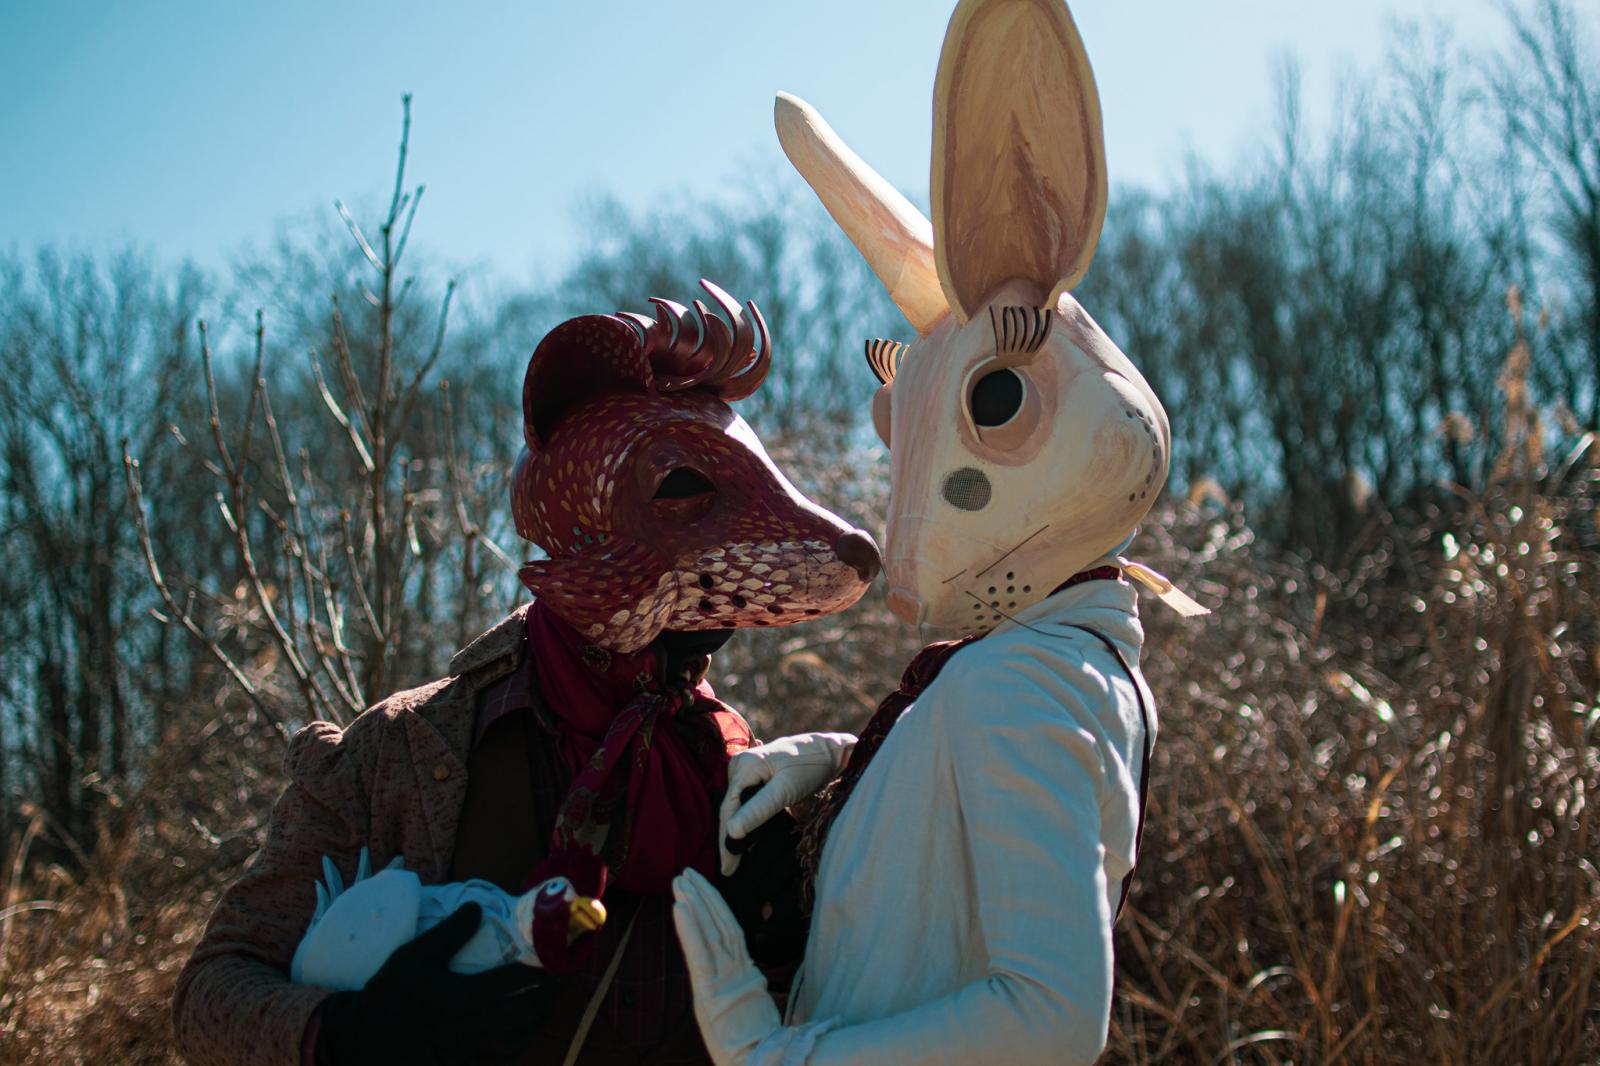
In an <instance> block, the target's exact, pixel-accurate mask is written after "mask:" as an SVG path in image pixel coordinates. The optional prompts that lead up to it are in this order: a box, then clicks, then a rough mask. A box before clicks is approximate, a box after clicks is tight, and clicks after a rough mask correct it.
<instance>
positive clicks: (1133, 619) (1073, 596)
mask: <svg viewBox="0 0 1600 1066" xmlns="http://www.w3.org/2000/svg"><path fill="white" fill-rule="evenodd" d="M1063 626H1087V627H1088V628H1090V629H1093V630H1095V631H1097V632H1099V633H1103V634H1104V635H1106V636H1107V637H1110V638H1111V639H1112V640H1115V641H1117V642H1118V643H1119V644H1120V645H1122V646H1123V647H1124V650H1132V651H1133V652H1134V653H1135V656H1136V655H1137V651H1138V649H1139V648H1140V647H1141V646H1142V645H1143V644H1144V627H1143V626H1142V625H1140V623H1139V594H1138V592H1137V591H1136V590H1135V589H1134V587H1133V586H1132V585H1131V584H1129V583H1128V582H1127V581H1125V580H1121V579H1119V580H1116V581H1080V582H1077V583H1069V584H1068V587H1066V588H1064V589H1062V590H1061V591H1060V592H1057V593H1055V594H1054V595H1051V596H1046V597H1045V598H1044V599H1042V600H1040V601H1039V602H1038V603H1035V604H1033V605H1032V606H1030V607H1028V608H1026V609H1025V610H1021V611H1018V612H1017V613H1016V614H1014V615H1012V616H1011V617H1010V618H1008V619H1005V620H1003V621H1002V622H1001V623H1000V624H999V625H997V626H995V627H994V629H992V630H990V631H989V634H988V636H987V637H986V638H985V641H984V642H982V643H987V642H988V641H991V640H994V639H995V638H996V637H1009V638H1013V639H1015V638H1022V637H1025V636H1026V633H1027V631H1028V630H1042V631H1046V632H1048V631H1051V630H1053V629H1055V628H1057V627H1063ZM1052 635H1053V636H1054V635H1057V634H1054V633H1052Z"/></svg>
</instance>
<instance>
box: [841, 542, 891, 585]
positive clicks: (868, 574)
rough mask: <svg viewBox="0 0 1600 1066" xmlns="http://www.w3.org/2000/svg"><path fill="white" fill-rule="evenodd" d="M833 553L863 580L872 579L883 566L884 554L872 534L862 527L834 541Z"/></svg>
mask: <svg viewBox="0 0 1600 1066" xmlns="http://www.w3.org/2000/svg"><path fill="white" fill-rule="evenodd" d="M833 553H834V554H835V555H837V556H838V557H839V560H840V561H841V562H843V563H845V564H846V565H848V566H849V567H850V568H851V569H852V570H854V571H855V572H856V573H857V574H858V575H860V577H861V580H862V581H871V580H872V579H873V578H875V577H877V576H878V571H879V570H881V569H882V568H883V556H881V555H879V554H878V545H877V544H876V543H874V542H873V539H872V537H871V535H870V534H868V533H867V532H866V531H865V530H862V529H852V530H851V531H850V532H848V533H846V534H844V535H843V536H841V537H840V538H839V539H838V540H836V541H834V542H833Z"/></svg>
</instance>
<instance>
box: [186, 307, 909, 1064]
mask: <svg viewBox="0 0 1600 1066" xmlns="http://www.w3.org/2000/svg"><path fill="white" fill-rule="evenodd" d="M703 284H704V285H705V287H706V289H707V291H708V292H709V293H710V294H711V296H712V298H713V299H714V300H715V302H716V303H717V304H718V306H719V308H720V311H721V314H720V315H719V314H717V313H715V312H713V311H711V310H709V309H708V308H707V307H706V306H705V305H704V304H702V303H700V302H699V301H696V302H695V306H694V309H693V310H692V311H691V310H690V309H689V308H685V307H683V306H681V305H679V304H675V303H673V302H671V301H668V300H654V301H653V303H654V304H655V314H654V316H650V317H647V316H644V315H635V314H616V315H587V316H583V317H580V318H576V319H572V320H570V321H567V322H564V323H562V324H561V325H560V326H558V327H556V329H554V330H553V331H552V332H551V333H550V334H549V335H547V336H546V337H545V338H544V340H543V341H541V342H540V344H539V346H538V348H537V349H536V351H535V352H534V354H533V357H532V358H531V360H530V362H529V366H528V372H527V376H526V379H525V382H524V389H523V411H524V443H525V445H526V448H525V450H524V452H523V454H522V456H521V458H520V459H519V461H518V463H517V467H516V470H515V471H514V473H513V478H512V490H511V498H512V509H513V514H514V517H515V520H516V524H517V529H518V531H519V532H520V533H521V534H522V535H523V536H524V537H526V538H527V539H529V540H531V541H533V542H534V543H535V544H537V545H538V546H539V547H540V548H542V549H543V550H544V553H545V555H546V557H545V558H543V559H540V560H538V561H535V562H532V563H529V564H528V565H527V566H526V567H525V568H524V569H523V570H522V572H521V577H522V580H523V583H524V584H525V585H526V586H527V587H528V588H529V589H530V590H531V591H532V592H533V593H534V601H533V603H532V604H531V605H528V606H523V607H520V608H518V609H517V610H515V611H513V612H512V613H511V615H510V616H509V617H507V618H506V619H505V620H504V621H502V622H500V623H499V624H498V625H496V626H494V627H493V628H492V629H490V630H489V631H488V632H487V633H484V634H483V635H482V636H480V637H479V638H477V639H476V640H475V641H473V642H472V643H471V644H470V645H469V646H468V647H466V648H465V649H463V650H461V651H460V652H459V653H457V654H456V656H455V657H454V658H453V659H452V660H451V662H450V667H449V674H448V676H446V677H444V678H441V679H439V680H437V681H433V682H430V683H428V684H426V685H423V686H421V687H418V688H415V689H411V690H409V691H406V692H401V693H397V694H395V695H393V696H391V697H389V698H388V699H386V700H384V701H383V702H381V703H379V704H378V705H377V706H375V707H373V708H372V709H370V710H368V711H367V712H366V713H364V714H362V715H361V716H360V717H358V718H357V719H356V720H355V721H354V722H353V723H351V724H350V726H349V727H348V728H346V729H340V728H339V727H338V726H336V725H333V724H331V723H327V722H314V723H312V724H311V725H309V726H307V727H306V728H304V729H302V730H301V731H300V732H299V733H297V734H296V735H295V737H294V739H293V740H292V741H291V743H290V746H289V751H288V757H287V770H288V776H289V784H288V787H287V788H286V790H285V791H284V794H283V796H282V798H281V799H280V800H279V801H278V803H277V805H276V807H275V808H274V810H273V814H272V820H271V823H270V826H269V828H268V832H267V840H266V844H265V847H264V848H263V850H262V851H261V853H260V854H259V855H258V856H257V857H256V859H255V861H254V862H253V863H252V864H251V866H250V867H249V869H248V870H246V872H245V873H244V874H243V875H242V876H241V877H240V879H239V880H238V881H237V882H235V883H234V884H233V885H232V886H231V887H230V888H229V889H228V890H227V891H226V892H225V893H224V894H223V896H222V899H221V900H220V902H219V903H218V904H217V907H216V910H215V912H214V913H213V915H212V917H211V921H210V923H209V924H208V926H207V928H206V931H205V934H204V935H203V937H202V938H201V940H200V942H199V944H198V945H197V946H196V948H195V951H194V954H193V956H192V957H191V958H190V960H189V962H188V964H187V965H186V966H185V967H184V969H183V972H182V973H181V974H180V975H179V978H178V985H177V992H176V996H175V999H174V1004H173V1013H174V1023H175V1026H176V1030H177V1038H178V1042H179V1046H180V1048H181V1050H182V1051H183V1053H184V1054H185V1056H187V1058H188V1059H189V1061H190V1062H192V1063H195V1064H197V1066H242V1064H246V1063H262V1064H273V1066H279V1064H281V1066H291V1064H295V1066H300V1064H309V1063H315V1064H318V1066H351V1064H361V1063H380V1062H381V1063H399V1062H427V1063H447V1062H473V1063H478V1062H508V1063H530V1064H531V1063H562V1062H566V1061H569V1059H571V1058H573V1057H574V1056H575V1057H576V1061H577V1062H580V1063H585V1064H596V1066H598V1064H606V1063H647V1062H648V1063H662V1064H666V1063H703V1062H705V1061H706V1051H705V1048H704V1046H703V1044H702V1042H701V1039H700V1036H699V1034H698V1031H697V1028H696V1026H695V1022H694V1018H693V1016H692V1008H691V1000H690V992H689V984H688V977H687V970H686V966H685V963H684V959H683V957H682V954H681V951H680V949H679V947H678V944H677V940H676V937H675V936H674V935H673V930H672V926H671V921H670V908H671V902H672V901H671V896H670V884H671V880H672V878H673V877H674V876H675V875H676V874H678V873H679V872H680V871H681V870H683V869H686V868H687V869H698V870H700V871H702V872H704V873H706V874H708V875H715V874H716V873H717V865H718V862H717V855H718V850H717V843H716V836H715V832H716V825H717V815H716V812H717V809H718V805H719V804H720V803H721V802H722V801H723V799H724V792H725V790H726V788H727V781H728V777H727V765H728V760H729V758H730V757H731V756H732V755H734V754H736V753H738V752H741V751H743V750H745V749H746V748H748V747H750V746H751V745H752V743H753V738H752V737H751V735H750V730H749V726H748V725H747V724H746V723H745V721H744V719H743V718H742V717H741V716H740V715H739V714H738V713H737V712H736V711H734V710H733V709H732V708H730V707H728V706H727V705H725V704H723V703H721V702H720V701H718V700H717V699H716V697H715V695H714V694H713V692H712V689H711V687H710V685H709V684H707V682H706V674H707V670H708V668H709V665H710V656H711V653H713V652H714V651H715V650H716V649H717V648H718V647H719V646H720V645H721V643H722V642H723V641H724V640H725V639H726V637H727V636H728V634H729V633H730V631H731V630H733V629H735V628H740V627H749V626H779V625H788V624H792V623H795V622H799V621H803V620H805V619H808V618H813V617H816V616H819V615H824V614H828V613H831V612H834V611H838V610H842V609H843V608H845V607H847V606H849V605H850V604H852V603H854V602H855V601H856V600H857V599H858V598H859V597H860V596H861V594H862V593H863V591H864V590H865V589H866V587H867V585H868V583H870V581H871V580H872V578H873V576H874V575H875V574H876V572H877V570H878V566H879V557H878V552H877V548H876V546H875V545H874V544H873V542H872V540H871V538H870V537H868V536H867V535H866V534H864V533H862V532H860V531H859V530H854V529H851V528H850V527H849V526H847V525H846V524H845V523H843V522H841V521H840V520H839V519H838V518H837V517H835V516H834V515H832V514H830V513H829V512H827V511H825V510H823V509H822V508H820V507H818V506H817V505H816V504H814V503H812V502H811V501H810V500H808V499H806V498H805V497H804V496H802V495H801V494H800V493H799V492H798V491H797V490H796V489H795V488H794V487H793V485H791V484H790V483H789V481H788V480H787V479H786V478H785V477H784V476H783V474H782V473H780V472H779V471H778V470H777V468H776V467H774V466H773V464H772V462H771V461H770V460H769V459H768V458H767V456H766V453H765V452H764V450H763V449H762V447H761V444H760V442H759V441H758V440H757V439H756V437H755V436H754V434H753V433H752V432H751V430H750V428H749V426H748V425H746V424H745V422H744V421H743V420H742V419H740V418H739V417H738V416H737V415H736V414H734V412H733V410H732V409H731V408H730V407H729V403H730V402H731V401H736V400H739V399H742V398H744V397H746V396H748V395H750V394H751V393H752V392H754V391H755V390H756V388H758V387H759V386H760V384H761V381H762V379H763V378H764V376H765V374H766V372H767V367H768V365H769V361H770V358H771V345H770V341H769V339H768V336H767V331H766V326H765V324H764V322H763V321H762V320H761V316H760V312H759V311H758V310H757V309H756V307H755V305H754V304H747V305H745V306H744V307H741V306H740V305H739V304H738V303H737V302H735V301H734V300H733V299H731V298H730V297H729V296H727V294H726V293H724V292H722V290H720V289H718V288H717V287H716V286H714V285H711V284H710V283H709V282H705V283H703ZM767 840H768V842H769V843H768V845H766V846H765V853H766V859H765V860H763V861H762V862H761V863H758V864H757V865H759V866H760V867H761V872H760V873H758V874H757V875H756V876H754V877H751V878H748V879H744V878H742V877H736V878H733V879H730V880H721V879H719V883H720V884H721V887H722V888H723V889H724V890H725V891H726V892H727V893H728V895H729V897H730V899H737V900H741V901H742V903H741V904H740V906H742V908H743V911H742V914H743V917H742V919H741V920H742V921H743V922H744V928H745V929H746V931H747V932H748V934H749V937H750V942H751V944H752V945H753V946H757V947H758V948H759V947H765V948H766V949H770V955H771V958H770V961H771V962H773V963H774V964H780V963H781V962H782V961H783V959H782V958H781V956H782V955H784V954H785V953H788V954H791V955H797V954H798V942H797V940H796V938H795V937H794V936H793V931H792V930H791V929H785V928H783V927H781V923H779V922H777V921H776V920H775V911H774V900H777V899H778V898H779V897H781V896H783V894H784V893H785V892H788V891H790V890H792V888H793V885H794V882H795V877H796V872H797V866H796V863H795V856H794V839H793V834H792V833H791V832H789V831H788V830H785V831H784V832H782V833H779V834H774V835H771V836H769V837H768V838H767ZM363 851H365V856H363ZM363 858H365V859H367V860H369V861H370V863H371V864H372V866H374V867H381V866H384V865H386V864H388V863H390V862H391V861H393V860H395V859H398V860H400V861H401V862H402V863H403V864H404V867H405V869H407V870H409V871H411V872H413V873H414V874H416V875H417V877H418V878H419V879H420V880H421V881H422V882H423V883H426V884H430V885H433V884H439V883H442V882H459V881H467V880H469V879H478V880H480V881H483V882H487V883H489V884H492V885H494V886H497V887H498V888H499V889H501V890H504V891H505V892H509V893H517V892H521V891H523V890H524V889H525V888H527V887H528V886H530V885H537V884H541V883H544V882H547V881H548V880H550V879H551V878H555V877H560V878H565V879H566V883H568V884H570V885H572V886H573V887H574V888H575V889H576V891H577V892H578V893H579V894H581V895H582V896H584V897H589V898H593V899H596V900H600V901H602V904H603V909H604V910H605V912H607V914H608V915H609V918H608V920H607V921H606V922H605V924H604V925H603V927H602V928H600V929H599V930H598V931H595V932H592V933H588V934H587V935H580V936H577V937H575V938H571V939H570V940H569V939H568V938H566V937H563V938H561V941H560V943H558V944H557V943H552V944H551V945H550V946H549V948H548V950H546V948H545V947H541V949H540V955H541V963H542V965H541V966H539V967H530V966H522V965H517V964H510V965H506V966H501V967H496V968H494V969H490V970H487V971H483V972H478V973H460V972H455V971H454V970H452V969H451V967H450V962H451V959H452V958H453V957H454V956H455V955H456V953H457V952H458V951H460V950H461V949H462V948H463V946H464V945H466V944H467V943H468V941H469V940H470V939H471V938H472V937H473V935H474V933H475V930H476V928H477V925H478V920H479V915H478V912H477V910H476V908H475V905H472V904H468V905H466V906H464V907H463V908H461V910H459V911H458V912H456V913H455V914H453V915H452V916H450V917H448V918H446V919H445V920H444V921H443V922H441V923H440V924H438V925H435V926H434V927H433V928H431V929H429V930H428V931H427V932H424V933H423V934H422V935H421V936H419V937H418V938H417V939H416V940H414V941H412V942H410V943H409V944H406V945H405V946H403V947H401V948H400V949H398V950H397V951H395V952H394V953H393V955H391V956H390V957H389V959H388V961H387V962H385V963H384V964H383V966H382V967H381V968H380V969H379V970H378V971H377V972H376V973H375V974H374V975H372V976H371V978H370V980H367V981H366V983H365V985H364V987H361V988H357V989H344V990H338V991H336V990H333V989H330V988H325V987H317V986H315V985H308V984H297V983H295V982H293V981H291V980H290V977H289V969H290V964H291V958H292V956H293V955H294V952H295V949H296V946H297V944H298V943H299V942H300V940H301V938H302V936H303V935H304V934H305V932H306V930H307V926H308V923H309V922H310V921H311V919H312V915H313V912H314V911H315V909H316V905H317V894H316V884H317V881H318V879H319V878H321V877H324V869H325V867H324V860H325V859H326V860H328V863H329V865H330V866H331V868H332V870H333V871H334V873H333V880H336V881H338V880H342V881H346V882H348V881H351V880H353V879H354V878H355V876H356V873H357V868H358V865H360V864H361V862H362V860H363ZM778 910H779V911H782V910H783V908H781V907H780V908H778ZM546 956H548V957H546ZM586 1016H587V1020H586Z"/></svg>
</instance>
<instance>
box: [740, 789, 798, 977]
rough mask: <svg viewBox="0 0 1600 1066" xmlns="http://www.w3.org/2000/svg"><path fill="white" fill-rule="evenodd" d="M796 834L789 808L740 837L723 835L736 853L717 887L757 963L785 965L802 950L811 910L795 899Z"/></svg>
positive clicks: (776, 965)
mask: <svg viewBox="0 0 1600 1066" xmlns="http://www.w3.org/2000/svg"><path fill="white" fill-rule="evenodd" d="M757 791H759V786H758V787H756V788H751V789H749V790H747V792H746V795H745V797H744V798H745V799H749V798H750V796H751V795H754V794H755V793H756V792H757ZM799 840H800V826H799V823H797V822H796V821H795V820H794V817H793V816H792V815H790V814H789V812H788V811H780V812H779V813H778V814H776V815H774V816H773V817H771V818H769V819H768V820H767V821H766V822H764V823H762V825H761V826H760V827H759V828H758V829H756V831H755V832H753V833H751V834H750V835H749V836H747V837H745V838H744V839H743V840H733V839H731V838H730V839H729V840H728V850H729V851H730V852H733V853H734V854H736V855H738V856H740V858H739V868H738V869H737V870H735V871H734V872H733V874H732V875H730V876H728V877H724V878H720V879H719V880H718V884H717V887H718V889H719V890H720V891H721V892H722V898H723V899H725V900H727V902H728V909H729V910H731V911H733V916H734V917H735V918H737V919H738V921H739V927H740V928H741V929H743V930H744V939H745V945H746V946H747V947H748V948H749V949H750V958H751V959H753V960H754V961H755V962H756V964H757V965H758V966H762V967H766V968H774V967H783V966H788V965H791V964H793V963H796V962H798V961H799V960H800V957H801V956H802V955H804V954H805V949H806V935H807V933H808V932H809V931H810V928H811V915H810V913H809V912H808V911H807V910H806V909H805V908H804V907H802V906H801V903H800V885H801V878H802V876H803V874H802V871H801V868H800V859H799V856H798V855H797V854H796V852H795V848H796V845H798V843H799ZM736 845H737V846H736Z"/></svg>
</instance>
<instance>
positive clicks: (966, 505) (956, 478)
mask: <svg viewBox="0 0 1600 1066" xmlns="http://www.w3.org/2000/svg"><path fill="white" fill-rule="evenodd" d="M939 494H940V495H941V496H943V497H944V498H945V500H946V501H947V502H948V503H949V504H950V505H951V506H952V507H958V508H960V509H961V510H963V511H981V510H983V509H984V508H985V507H987V506H989V498H990V497H991V496H993V495H994V489H993V488H992V487H991V486H990V484H989V479H988V477H987V476H985V474H984V473H983V471H981V470H975V469H973V468H972V467H970V466H964V467H962V468H961V469H960V470H956V471H953V472H951V473H950V474H949V476H947V477H946V478H945V479H944V486H943V487H942V488H941V489H940V490H939Z"/></svg>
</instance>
